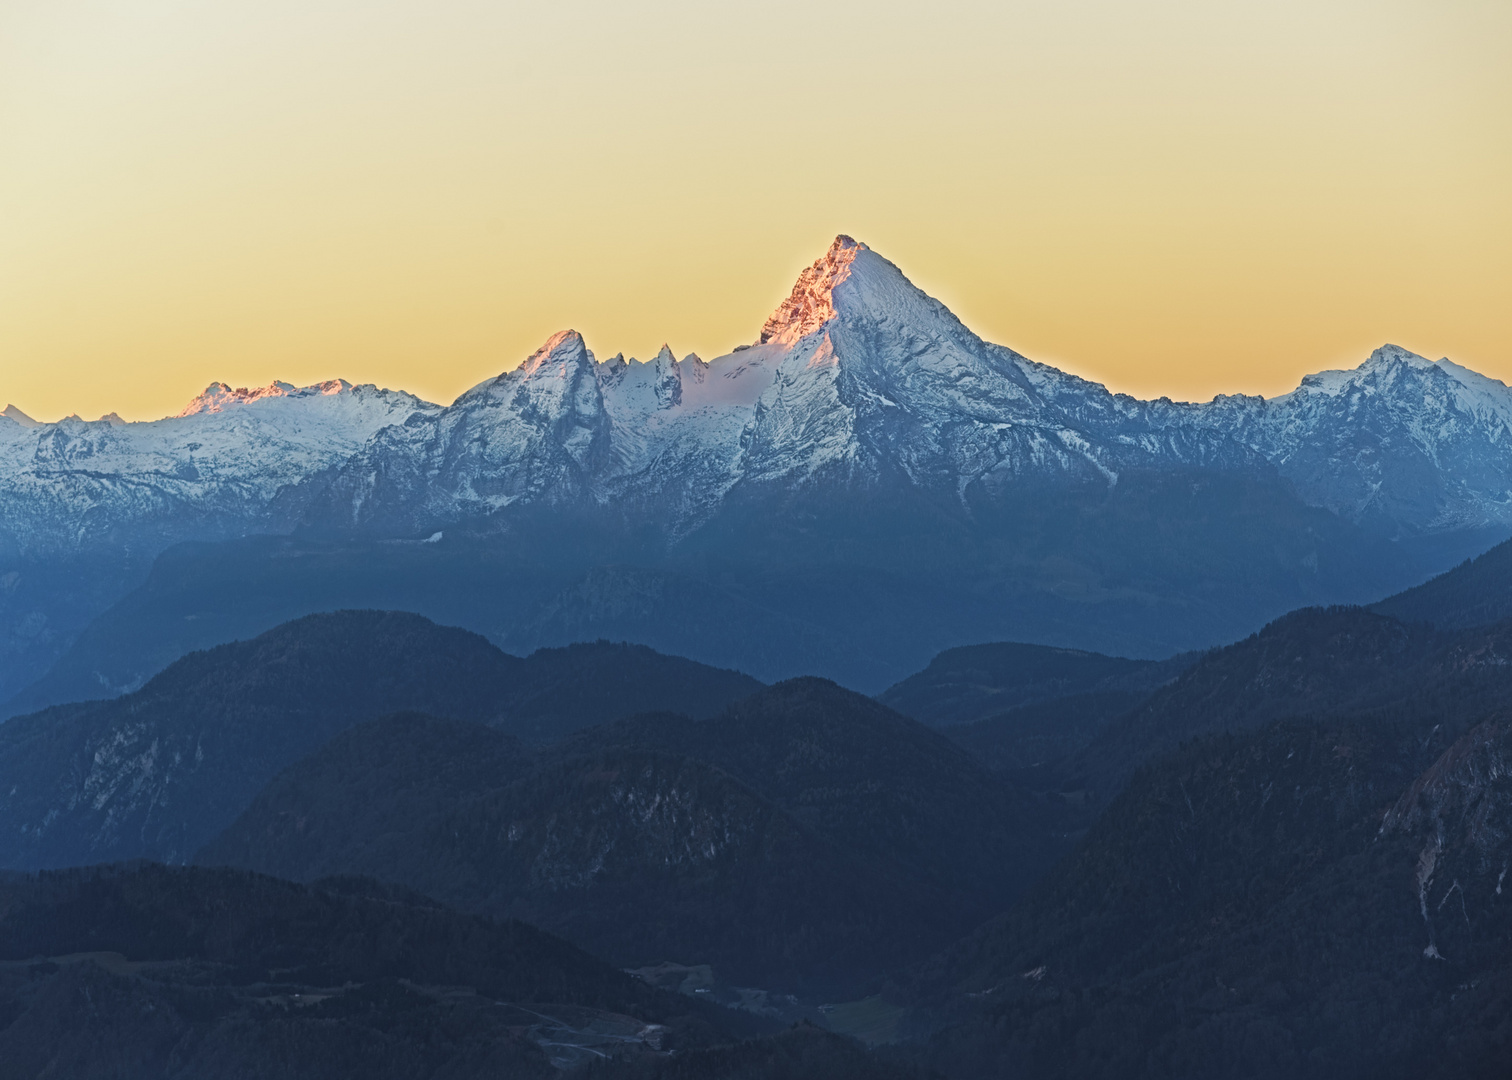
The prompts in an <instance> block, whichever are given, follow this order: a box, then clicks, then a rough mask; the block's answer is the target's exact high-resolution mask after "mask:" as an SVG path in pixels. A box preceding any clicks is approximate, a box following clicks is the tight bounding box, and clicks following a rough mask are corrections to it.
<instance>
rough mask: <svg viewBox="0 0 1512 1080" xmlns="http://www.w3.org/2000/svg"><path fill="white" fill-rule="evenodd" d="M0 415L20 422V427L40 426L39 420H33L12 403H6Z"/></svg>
mask: <svg viewBox="0 0 1512 1080" xmlns="http://www.w3.org/2000/svg"><path fill="white" fill-rule="evenodd" d="M0 416H3V417H5V418H6V419H7V420H11V421H14V422H15V423H17V424H20V425H21V426H22V427H27V428H33V427H41V426H42V425H41V423H40V422H38V421H36V420H33V419H32V418H31V417H29V416H27V415H26V414H25V413H24V412H22V411H21V410H20V409H18V408H16V407H15V406H14V405H7V406H6V407H5V411H4V412H0Z"/></svg>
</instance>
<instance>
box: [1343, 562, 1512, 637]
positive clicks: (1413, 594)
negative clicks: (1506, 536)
mask: <svg viewBox="0 0 1512 1080" xmlns="http://www.w3.org/2000/svg"><path fill="white" fill-rule="evenodd" d="M1370 610H1372V611H1378V612H1380V613H1381V614H1382V615H1390V616H1391V617H1393V618H1396V619H1401V620H1402V621H1403V622H1426V623H1432V624H1433V625H1434V626H1436V627H1438V628H1439V629H1441V630H1461V629H1464V628H1466V627H1470V626H1489V625H1490V624H1492V623H1497V622H1501V621H1502V620H1503V619H1512V540H1508V541H1505V542H1503V543H1500V544H1497V545H1496V546H1495V547H1494V548H1492V549H1491V550H1490V551H1487V552H1486V553H1484V554H1483V555H1478V556H1476V557H1475V558H1473V559H1467V560H1465V561H1464V562H1463V563H1461V564H1460V565H1459V566H1456V567H1455V568H1454V569H1453V570H1449V571H1446V572H1445V573H1442V574H1440V575H1438V576H1437V577H1435V578H1432V579H1430V580H1428V581H1425V582H1424V583H1423V584H1421V585H1418V586H1416V587H1414V588H1411V589H1408V590H1406V591H1405V592H1399V593H1397V594H1396V595H1395V596H1391V597H1388V598H1386V599H1385V600H1382V601H1381V602H1380V603H1378V604H1372V605H1371V608H1370Z"/></svg>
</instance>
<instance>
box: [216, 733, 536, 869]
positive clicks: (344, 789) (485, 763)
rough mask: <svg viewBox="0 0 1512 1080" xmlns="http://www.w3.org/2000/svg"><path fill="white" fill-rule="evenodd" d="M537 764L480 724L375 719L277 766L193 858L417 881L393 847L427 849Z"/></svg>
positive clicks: (511, 739)
mask: <svg viewBox="0 0 1512 1080" xmlns="http://www.w3.org/2000/svg"><path fill="white" fill-rule="evenodd" d="M533 767H534V760H533V757H532V755H531V753H530V752H529V751H527V750H526V749H525V748H524V747H522V746H521V744H520V742H519V741H518V740H517V739H515V738H514V737H512V736H509V735H504V734H502V733H501V732H498V731H494V730H493V729H491V728H487V727H484V726H482V725H481V724H475V723H471V722H468V721H463V720H442V719H438V718H436V717H433V716H426V715H424V714H422V713H397V714H395V715H393V716H387V717H384V718H382V719H379V720H371V721H367V722H365V723H361V724H357V725H355V726H353V727H350V728H348V729H347V730H346V731H343V732H342V733H341V734H339V735H337V736H336V737H335V738H334V739H331V740H330V741H329V742H327V743H326V744H325V745H324V746H322V747H321V748H320V749H318V750H316V751H315V752H314V753H313V754H310V755H309V756H308V757H305V758H303V759H301V760H300V761H298V762H296V763H295V764H294V765H292V766H290V767H289V768H287V769H284V770H283V771H282V772H281V773H279V774H278V776H277V777H275V778H274V779H273V780H272V781H271V782H270V783H269V784H268V786H267V787H265V788H264V789H263V790H262V791H261V792H260V793H259V794H258V796H257V798H256V799H254V800H253V802H252V804H251V806H249V807H248V808H247V809H246V810H245V811H244V812H243V813H242V814H241V815H240V816H239V817H238V818H237V819H236V821H235V822H234V823H233V824H232V825H231V827H230V828H228V829H227V830H226V831H225V832H223V833H221V834H220V835H219V836H218V837H216V838H214V839H213V840H211V841H210V843H209V844H207V845H206V846H205V847H204V848H202V849H201V850H200V852H199V854H198V855H197V856H196V857H195V861H196V862H198V863H201V864H203V865H209V866H218V865H224V866H240V867H246V868H249V869H254V870H260V871H262V872H264V873H269V874H274V875H276V876H278V877H284V878H290V879H292V880H294V881H313V880H315V879H316V878H323V877H327V876H328V875H332V874H345V873H361V874H370V875H373V876H375V877H380V878H383V879H385V880H389V881H408V880H413V878H414V874H413V868H412V867H403V866H398V865H394V863H393V858H394V854H393V853H394V852H396V851H411V852H416V853H418V852H423V851H426V850H428V849H427V845H428V843H429V840H430V837H429V836H428V830H429V829H430V827H431V826H432V825H433V824H434V821H435V819H436V817H437V816H438V815H440V814H444V813H446V812H447V811H449V810H451V809H452V808H453V807H454V806H456V805H457V804H458V803H459V802H462V801H464V800H467V799H469V798H473V797H475V796H479V795H484V794H487V793H488V792H491V791H496V790H498V789H500V788H503V787H506V786H508V785H509V784H510V783H511V782H513V781H515V780H518V779H519V778H520V777H522V776H524V775H525V774H526V773H528V772H529V771H530V770H531V769H532V768H533Z"/></svg>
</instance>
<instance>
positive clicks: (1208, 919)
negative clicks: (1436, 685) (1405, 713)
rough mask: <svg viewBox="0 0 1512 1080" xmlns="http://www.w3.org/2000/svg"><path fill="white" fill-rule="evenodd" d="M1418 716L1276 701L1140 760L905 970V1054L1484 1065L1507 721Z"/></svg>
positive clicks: (1384, 1073) (1171, 1063) (1123, 1064)
mask: <svg viewBox="0 0 1512 1080" xmlns="http://www.w3.org/2000/svg"><path fill="white" fill-rule="evenodd" d="M1433 719H1434V718H1433V717H1432V716H1428V715H1424V716H1420V717H1419V718H1418V720H1417V722H1406V721H1381V720H1372V721H1364V722H1344V723H1326V724H1324V723H1316V722H1282V723H1277V724H1272V725H1269V726H1267V727H1265V728H1264V729H1262V730H1261V731H1258V732H1254V733H1248V734H1244V735H1230V736H1223V737H1219V738H1214V739H1209V740H1204V741H1201V742H1198V743H1196V744H1193V745H1192V746H1189V747H1188V748H1186V749H1184V750H1183V751H1181V752H1180V753H1179V754H1177V755H1175V756H1173V757H1171V758H1169V759H1167V760H1165V761H1163V762H1161V763H1159V764H1157V765H1154V766H1151V767H1150V768H1149V769H1147V770H1145V771H1143V772H1142V773H1141V774H1140V775H1139V776H1138V777H1137V778H1136V779H1135V781H1134V782H1133V783H1132V784H1131V786H1130V787H1129V788H1128V790H1127V791H1125V792H1124V794H1123V795H1122V796H1120V797H1119V798H1118V799H1117V800H1116V801H1115V802H1114V804H1113V805H1112V806H1111V807H1109V809H1108V812H1107V813H1106V814H1104V815H1103V816H1102V818H1101V819H1100V820H1099V821H1098V823H1097V825H1096V826H1095V827H1094V828H1093V830H1092V832H1091V834H1090V835H1089V836H1088V838H1087V840H1086V842H1085V843H1084V844H1083V846H1082V847H1081V848H1080V849H1079V850H1078V852H1077V854H1076V855H1075V857H1073V858H1072V859H1070V860H1069V861H1068V862H1067V863H1065V864H1064V865H1062V866H1061V867H1060V868H1058V869H1057V870H1056V871H1055V872H1054V873H1053V874H1052V875H1050V877H1049V878H1047V879H1046V881H1045V882H1044V883H1043V884H1042V885H1041V886H1040V887H1039V888H1038V889H1036V890H1035V892H1034V894H1033V895H1032V896H1031V897H1030V898H1029V900H1028V901H1027V902H1026V903H1025V904H1024V905H1022V906H1021V907H1019V908H1017V909H1015V910H1014V911H1011V912H1009V913H1007V914H1005V915H1004V916H1002V917H1000V918H999V919H996V920H994V921H993V922H991V923H989V924H987V925H986V926H984V927H983V928H982V929H981V930H979V931H978V932H977V933H975V934H974V935H972V936H971V937H969V938H967V939H966V940H964V941H963V942H962V943H961V944H960V945H958V946H957V947H955V948H954V949H952V950H950V951H949V952H948V953H947V954H945V955H944V956H943V957H941V958H940V959H939V960H938V961H937V962H935V963H934V964H933V965H931V966H930V967H928V968H927V969H925V970H924V971H922V972H921V973H920V978H919V981H918V982H916V983H915V984H913V987H912V992H913V993H914V994H916V995H918V997H917V998H916V1000H918V1001H920V1002H928V1003H929V1005H928V1006H927V1007H925V1008H924V1009H923V1010H922V1012H921V1016H920V1017H919V1018H917V1019H916V1022H918V1023H921V1024H923V1023H926V1021H925V1020H924V1019H923V1014H928V1015H930V1016H931V1019H930V1020H929V1021H927V1023H932V1024H935V1025H939V1026H941V1028H942V1029H941V1030H939V1031H938V1033H937V1034H936V1035H935V1036H934V1037H933V1039H932V1041H931V1042H930V1043H929V1048H928V1050H927V1051H926V1053H925V1054H924V1057H925V1059H926V1060H927V1061H929V1062H931V1063H932V1064H934V1065H936V1066H938V1067H940V1068H942V1069H943V1070H944V1071H946V1072H947V1073H948V1074H949V1075H952V1076H957V1077H962V1078H971V1077H984V1078H985V1077H991V1076H1003V1075H1012V1076H1022V1077H1025V1078H1040V1077H1091V1078H1109V1080H1112V1078H1119V1080H1124V1078H1128V1080H1138V1078H1143V1077H1150V1078H1154V1077H1168V1076H1178V1075H1179V1076H1204V1077H1214V1078H1227V1077H1250V1076H1289V1077H1319V1078H1322V1077H1330V1078H1331V1077H1361V1078H1363V1077H1419V1076H1428V1077H1437V1076H1442V1077H1449V1076H1473V1077H1492V1076H1503V1075H1505V1067H1506V1063H1507V1061H1508V1060H1512V969H1509V968H1508V966H1507V963H1506V957H1507V955H1508V950H1509V949H1512V905H1509V904H1508V903H1507V901H1506V898H1505V895H1504V891H1503V889H1502V884H1503V878H1504V876H1505V873H1506V866H1507V862H1508V859H1509V858H1512V841H1509V837H1512V779H1509V776H1512V773H1509V771H1508V769H1507V764H1508V762H1509V761H1512V742H1509V741H1508V737H1507V734H1506V732H1505V728H1503V727H1501V726H1498V725H1496V724H1490V725H1482V726H1480V727H1477V728H1474V729H1472V730H1471V731H1470V732H1468V733H1466V734H1465V735H1462V736H1460V738H1459V739H1457V740H1454V741H1452V742H1451V741H1450V737H1448V736H1445V735H1444V734H1443V733H1442V731H1439V732H1437V733H1435V729H1434V724H1433ZM1446 744H1447V745H1446ZM931 1009H932V1010H933V1011H932V1012H931Z"/></svg>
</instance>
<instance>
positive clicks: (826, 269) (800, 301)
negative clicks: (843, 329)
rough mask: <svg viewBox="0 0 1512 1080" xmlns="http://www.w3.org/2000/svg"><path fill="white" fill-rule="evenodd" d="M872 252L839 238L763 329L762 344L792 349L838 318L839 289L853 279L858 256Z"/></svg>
mask: <svg viewBox="0 0 1512 1080" xmlns="http://www.w3.org/2000/svg"><path fill="white" fill-rule="evenodd" d="M867 250H869V249H868V248H867V246H866V245H865V244H862V243H858V242H857V241H855V240H852V239H851V238H850V237H848V236H837V237H835V242H834V243H833V244H831V245H830V249H829V250H828V251H826V252H825V253H824V256H823V258H820V259H818V260H816V261H815V262H814V265H813V266H811V267H809V268H808V269H807V270H805V271H804V272H803V273H802V274H800V275H799V276H798V281H797V282H796V283H795V284H794V285H793V291H792V293H791V294H790V295H789V296H788V298H787V299H786V300H784V301H783V302H782V303H781V304H779V305H778V306H777V310H776V311H774V312H772V317H771V318H770V319H768V320H767V321H766V325H765V326H763V327H762V328H761V338H760V339H759V341H758V344H761V345H765V344H766V343H767V342H769V341H775V342H778V343H779V344H782V345H791V344H793V343H794V342H795V341H798V340H799V339H800V338H803V337H806V336H807V335H809V334H811V333H813V332H814V331H815V330H817V329H819V327H821V326H823V325H824V324H825V323H827V322H829V321H830V320H831V319H833V318H834V317H835V297H834V292H835V286H837V285H839V284H840V283H841V282H842V281H844V280H845V279H846V278H847V277H849V276H850V268H851V263H853V262H855V261H856V256H857V255H859V254H860V253H861V252H863V251H867Z"/></svg>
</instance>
